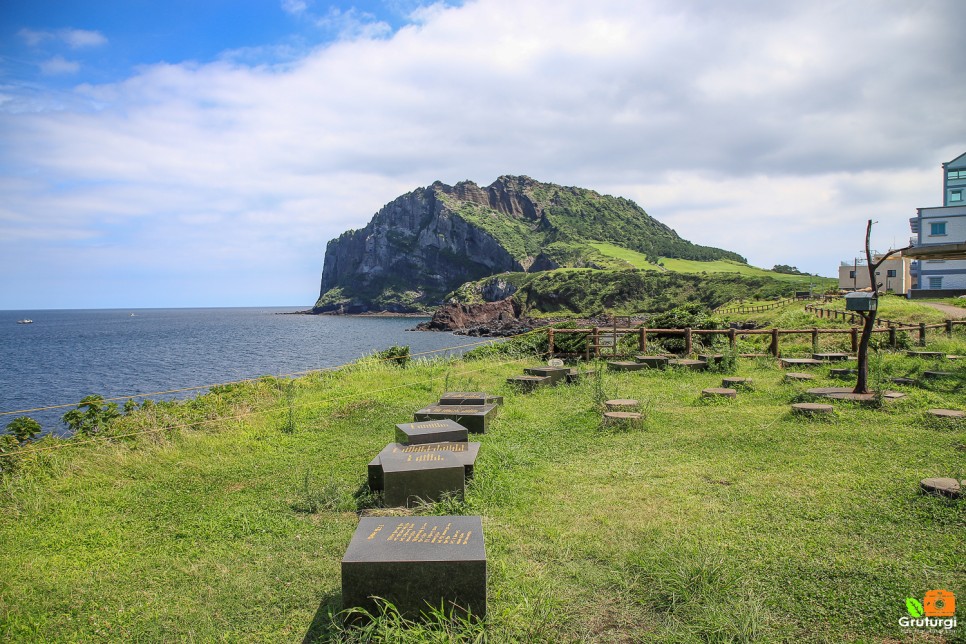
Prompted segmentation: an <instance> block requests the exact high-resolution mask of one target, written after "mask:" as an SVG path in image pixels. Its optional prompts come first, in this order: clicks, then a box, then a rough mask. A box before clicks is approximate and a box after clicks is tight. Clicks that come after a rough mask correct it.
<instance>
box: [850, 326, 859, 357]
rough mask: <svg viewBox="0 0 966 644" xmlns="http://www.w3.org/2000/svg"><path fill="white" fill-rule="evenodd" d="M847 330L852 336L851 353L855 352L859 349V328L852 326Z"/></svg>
mask: <svg viewBox="0 0 966 644" xmlns="http://www.w3.org/2000/svg"><path fill="white" fill-rule="evenodd" d="M849 331H850V333H849V335H850V336H851V338H852V353H855V352H856V351H858V350H859V328H858V327H855V326H854V327H852V328H851V329H849Z"/></svg>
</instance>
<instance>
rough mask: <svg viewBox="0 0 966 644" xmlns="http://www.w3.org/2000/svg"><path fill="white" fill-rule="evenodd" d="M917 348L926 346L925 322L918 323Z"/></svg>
mask: <svg viewBox="0 0 966 644" xmlns="http://www.w3.org/2000/svg"><path fill="white" fill-rule="evenodd" d="M919 346H920V347H924V346H926V323H925V322H920V323H919Z"/></svg>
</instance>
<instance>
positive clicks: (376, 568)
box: [342, 516, 486, 619]
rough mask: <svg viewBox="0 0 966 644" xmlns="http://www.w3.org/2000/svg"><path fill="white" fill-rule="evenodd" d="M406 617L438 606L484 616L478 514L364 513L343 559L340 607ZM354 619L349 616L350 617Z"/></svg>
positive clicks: (483, 564) (483, 570)
mask: <svg viewBox="0 0 966 644" xmlns="http://www.w3.org/2000/svg"><path fill="white" fill-rule="evenodd" d="M374 597H379V598H381V599H384V600H386V601H388V602H390V603H391V604H392V605H393V606H395V607H396V608H397V609H398V610H399V612H400V613H401V614H402V615H403V616H404V617H405V618H407V619H418V618H419V617H420V615H421V614H422V613H424V612H428V611H429V610H431V608H437V609H438V608H440V607H442V608H443V609H444V610H445V611H446V612H447V613H449V612H450V611H454V612H458V613H460V614H463V615H466V614H467V613H468V614H470V615H472V616H473V617H474V618H483V617H484V616H485V615H486V548H485V547H484V544H483V523H482V520H481V518H480V517H478V516H469V517H466V516H427V517H389V516H383V517H363V518H361V519H359V525H358V527H357V528H356V531H355V534H354V535H353V536H352V540H351V541H350V542H349V546H348V548H347V549H346V553H345V556H344V557H343V558H342V606H343V608H346V609H350V608H359V609H363V610H366V611H368V612H369V613H372V614H378V611H379V606H378V605H377V603H376V601H375V600H374V599H373V598H374ZM351 618H352V617H351V616H350V619H351Z"/></svg>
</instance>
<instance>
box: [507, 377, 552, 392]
mask: <svg viewBox="0 0 966 644" xmlns="http://www.w3.org/2000/svg"><path fill="white" fill-rule="evenodd" d="M506 382H507V384H508V385H513V386H514V387H516V388H518V389H520V390H522V391H533V390H534V389H536V388H537V387H546V386H547V385H549V384H550V378H548V377H546V376H513V377H512V378H507V379H506Z"/></svg>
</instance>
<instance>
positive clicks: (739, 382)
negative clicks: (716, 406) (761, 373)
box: [721, 376, 755, 389]
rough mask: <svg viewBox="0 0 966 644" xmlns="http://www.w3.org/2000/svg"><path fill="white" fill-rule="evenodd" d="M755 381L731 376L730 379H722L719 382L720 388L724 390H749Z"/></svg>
mask: <svg viewBox="0 0 966 644" xmlns="http://www.w3.org/2000/svg"><path fill="white" fill-rule="evenodd" d="M753 384H755V381H754V380H752V379H751V378H739V377H737V376H732V377H730V378H723V379H722V380H721V386H722V387H725V388H726V389H734V388H736V387H743V388H745V389H751V387H752V385H753Z"/></svg>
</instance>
